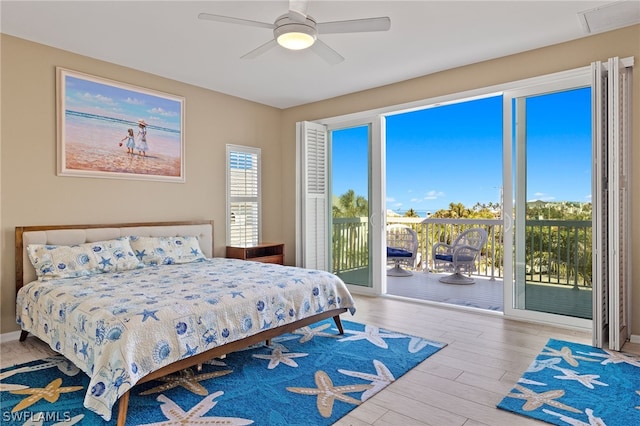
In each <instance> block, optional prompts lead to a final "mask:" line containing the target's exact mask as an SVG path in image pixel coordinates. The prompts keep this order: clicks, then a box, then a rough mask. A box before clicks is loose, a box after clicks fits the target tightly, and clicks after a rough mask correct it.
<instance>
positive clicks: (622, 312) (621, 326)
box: [591, 58, 633, 350]
mask: <svg viewBox="0 0 640 426" xmlns="http://www.w3.org/2000/svg"><path fill="white" fill-rule="evenodd" d="M632 59H633V58H630V59H626V60H624V61H621V60H620V59H619V58H610V59H609V61H608V62H607V63H606V65H605V64H603V63H601V62H594V63H593V64H592V65H591V68H592V70H593V73H592V74H593V82H592V88H593V93H594V95H593V106H594V117H593V122H594V141H595V142H594V153H598V154H597V155H598V157H596V163H597V164H596V170H597V171H598V173H600V176H599V178H598V180H599V182H597V184H596V185H595V190H594V194H597V195H598V196H599V197H600V201H599V203H596V201H595V200H594V205H596V204H598V210H599V212H600V213H601V215H602V220H600V221H597V222H596V228H597V229H596V230H594V247H595V252H596V254H597V256H596V261H594V274H593V276H594V279H599V280H601V282H600V285H599V286H596V285H595V283H594V289H597V288H599V289H600V291H599V292H597V294H595V295H594V327H593V329H594V337H593V341H594V346H597V347H602V346H603V345H604V341H605V340H606V339H607V337H608V340H609V348H610V349H613V350H620V349H621V348H622V345H624V342H625V341H626V340H627V339H628V337H629V324H628V321H629V312H630V298H629V291H630V288H631V287H630V285H631V263H632V262H631V259H632V258H631V245H630V241H629V240H630V239H629V237H628V236H629V235H630V233H631V223H630V217H629V213H630V206H631V201H630V195H631V194H630V191H629V190H628V184H629V177H630V176H629V172H630V169H629V158H630V155H629V149H630V144H631V140H630V136H631V67H632V65H633V60H632Z"/></svg>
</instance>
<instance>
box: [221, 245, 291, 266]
mask: <svg viewBox="0 0 640 426" xmlns="http://www.w3.org/2000/svg"><path fill="white" fill-rule="evenodd" d="M227 257H229V258H232V259H242V260H253V261H254V262H264V263H277V264H280V265H284V244H282V243H260V244H256V245H252V246H227Z"/></svg>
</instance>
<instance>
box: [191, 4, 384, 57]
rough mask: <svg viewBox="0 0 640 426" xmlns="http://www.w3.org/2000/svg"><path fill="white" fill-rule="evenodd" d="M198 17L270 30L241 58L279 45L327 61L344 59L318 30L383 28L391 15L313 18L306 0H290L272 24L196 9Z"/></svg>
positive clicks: (334, 31) (368, 29) (363, 30)
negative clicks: (266, 37) (268, 36)
mask: <svg viewBox="0 0 640 426" xmlns="http://www.w3.org/2000/svg"><path fill="white" fill-rule="evenodd" d="M198 18H199V19H205V20H209V21H215V22H224V23H228V24H238V25H245V26H249V27H259V28H268V29H270V30H273V39H271V40H269V41H268V42H266V43H265V44H263V45H261V46H258V47H257V48H256V49H253V50H252V51H250V52H249V53H246V54H245V55H243V56H242V57H241V58H242V59H254V58H257V57H258V56H260V55H262V54H263V53H265V52H266V51H268V50H270V49H272V48H274V47H276V46H278V45H280V46H282V47H285V48H287V49H291V50H302V49H307V48H309V49H310V50H312V51H313V52H315V53H316V54H317V55H318V56H320V57H321V58H322V59H324V60H325V61H326V62H327V63H329V64H331V65H335V64H338V63H340V62H342V61H344V57H342V55H340V54H339V53H338V52H336V51H335V50H333V49H332V48H331V47H329V46H328V45H327V44H326V43H324V42H323V41H322V40H320V39H319V38H318V34H338V33H355V32H371V31H387V30H389V28H390V27H391V19H389V18H388V17H386V16H385V17H377V18H364V19H354V20H348V21H331V22H316V20H315V19H314V18H313V17H311V16H310V15H307V0H290V1H289V12H288V13H285V14H284V15H281V16H279V17H278V18H276V20H275V22H274V23H273V24H270V23H267V22H259V21H251V20H248V19H242V18H234V17H231V16H223V15H212V14H210V13H200V14H198Z"/></svg>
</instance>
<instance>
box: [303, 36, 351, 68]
mask: <svg viewBox="0 0 640 426" xmlns="http://www.w3.org/2000/svg"><path fill="white" fill-rule="evenodd" d="M309 50H312V51H313V52H314V53H316V54H317V55H318V56H320V57H321V58H322V59H324V60H325V61H326V62H327V63H328V64H329V65H336V64H339V63H340V62H342V61H344V57H342V55H341V54H339V53H338V52H336V51H335V50H333V49H332V48H330V47H329V45H327V44H326V43H325V42H323V41H322V40H320V39H317V40H316V42H315V43H313V45H312V46H311V47H310V48H309Z"/></svg>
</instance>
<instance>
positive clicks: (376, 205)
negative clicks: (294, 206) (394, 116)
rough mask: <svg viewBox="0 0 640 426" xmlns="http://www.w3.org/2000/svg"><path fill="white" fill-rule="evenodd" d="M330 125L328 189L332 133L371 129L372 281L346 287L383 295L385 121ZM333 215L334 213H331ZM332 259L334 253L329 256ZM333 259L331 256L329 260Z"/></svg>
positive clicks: (375, 118) (376, 117)
mask: <svg viewBox="0 0 640 426" xmlns="http://www.w3.org/2000/svg"><path fill="white" fill-rule="evenodd" d="M321 123H322V121H321ZM323 124H325V125H326V126H327V132H328V134H329V138H328V140H329V144H328V150H329V154H328V157H329V161H328V169H329V174H328V180H329V188H331V187H332V179H333V174H332V164H331V153H332V149H333V146H332V143H333V142H332V140H331V136H330V135H331V132H332V131H335V130H341V129H348V128H353V127H363V126H369V194H368V196H369V200H368V202H369V251H370V254H369V259H370V260H371V265H370V270H371V275H370V277H371V282H370V283H369V286H362V285H352V284H349V283H346V284H347V287H348V288H349V291H351V292H352V293H355V294H365V295H380V294H383V293H384V292H385V291H386V288H384V287H386V280H383V278H384V277H385V272H386V269H385V266H386V233H385V229H386V220H387V219H386V211H385V203H384V199H385V195H384V194H385V187H384V182H385V176H384V170H385V165H384V158H385V152H384V150H385V120H384V117H383V116H381V115H370V116H366V117H362V118H358V119H352V120H344V121H342V120H338V121H333V120H330V122H328V123H327V122H325V123H323ZM330 216H331V213H330ZM329 256H331V253H329ZM330 258H331V257H330Z"/></svg>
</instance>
